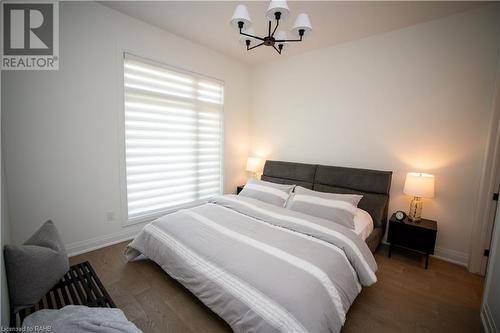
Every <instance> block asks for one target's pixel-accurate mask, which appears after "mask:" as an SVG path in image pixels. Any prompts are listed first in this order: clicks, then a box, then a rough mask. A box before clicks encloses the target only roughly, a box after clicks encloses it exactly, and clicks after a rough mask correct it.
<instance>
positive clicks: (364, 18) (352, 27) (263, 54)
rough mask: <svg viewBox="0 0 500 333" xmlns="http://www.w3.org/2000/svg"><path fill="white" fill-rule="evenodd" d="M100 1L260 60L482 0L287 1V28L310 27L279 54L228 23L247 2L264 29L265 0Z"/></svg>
mask: <svg viewBox="0 0 500 333" xmlns="http://www.w3.org/2000/svg"><path fill="white" fill-rule="evenodd" d="M101 3H102V4H103V5H105V6H107V7H110V8H113V9H116V10H118V11H120V12H122V13H124V14H127V15H129V16H132V17H135V18H137V19H140V20H142V21H145V22H148V23H150V24H152V25H155V26H157V27H160V28H162V29H165V30H167V31H170V32H172V33H174V34H176V35H178V36H181V37H184V38H186V39H189V40H191V41H193V42H196V43H199V44H202V45H205V46H207V47H209V48H211V49H214V50H217V51H219V52H221V53H224V54H226V55H228V56H231V57H234V58H237V59H239V60H241V61H243V62H246V63H248V64H258V63H262V62H266V61H269V60H273V59H276V58H277V57H286V56H290V55H295V54H300V53H303V52H307V51H310V50H313V49H318V48H323V47H328V46H332V45H335V44H339V43H344V42H347V41H351V40H356V39H360V38H363V37H367V36H371V35H375V34H379V33H382V32H386V31H390V30H396V29H400V28H404V27H407V26H411V25H414V24H417V23H421V22H425V21H430V20H433V19H437V18H440V17H444V16H447V15H451V14H454V13H458V12H462V11H466V10H469V9H473V8H476V7H479V6H483V5H485V4H486V3H485V2H478V1H471V2H458V1H456V2H455V1H454V2H446V1H443V2H441V1H439V2H428V1H426V2H417V1H408V2H404V1H402V2H390V1H389V2H376V1H363V2H349V1H339V2H335V1H293V2H292V1H290V2H289V3H288V6H289V7H290V11H291V15H290V16H291V17H290V18H289V19H288V20H287V21H285V22H283V27H284V28H285V30H289V29H290V28H291V26H292V24H293V20H295V17H296V16H297V14H299V13H302V12H305V13H308V14H309V16H310V18H311V23H312V26H313V33H312V34H311V35H310V36H309V37H308V38H306V39H305V41H303V42H302V43H294V44H293V45H290V46H289V47H288V49H287V50H286V52H284V54H283V55H281V56H280V55H278V54H277V53H276V52H275V51H274V50H273V49H272V48H270V47H266V46H261V47H259V48H256V49H254V50H251V51H246V50H245V49H244V47H243V46H241V45H240V44H239V43H238V40H239V37H238V32H237V31H236V30H235V29H233V28H232V27H231V26H230V25H229V20H230V19H231V16H232V14H233V10H234V8H235V6H236V5H237V4H239V3H243V4H245V5H247V7H248V10H249V12H250V16H251V18H252V23H253V27H254V28H255V31H256V32H257V34H261V35H263V34H265V33H266V31H267V21H266V19H265V12H266V10H267V6H268V1H252V2H243V1H241V2H234V1H225V2H224V1H200V2H192V1H191V2H188V1H184V2H183V1H109V2H101Z"/></svg>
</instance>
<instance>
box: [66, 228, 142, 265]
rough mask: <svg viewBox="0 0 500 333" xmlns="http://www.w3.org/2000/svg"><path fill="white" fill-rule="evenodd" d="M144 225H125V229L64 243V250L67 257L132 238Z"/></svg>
mask: <svg viewBox="0 0 500 333" xmlns="http://www.w3.org/2000/svg"><path fill="white" fill-rule="evenodd" d="M143 227H144V224H140V225H134V226H130V227H127V228H126V229H125V230H120V231H118V232H115V233H112V234H108V235H103V236H99V237H95V238H91V239H86V240H83V241H78V242H74V243H69V244H66V252H67V253H68V256H69V257H73V256H76V255H79V254H82V253H86V252H90V251H94V250H97V249H100V248H103V247H106V246H110V245H113V244H117V243H121V242H124V241H127V240H131V239H132V238H134V237H135V236H136V235H137V234H138V233H139V231H141V229H142V228H143Z"/></svg>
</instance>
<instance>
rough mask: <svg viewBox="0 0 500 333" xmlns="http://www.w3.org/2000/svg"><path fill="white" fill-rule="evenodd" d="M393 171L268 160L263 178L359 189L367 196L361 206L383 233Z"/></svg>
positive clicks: (334, 188)
mask: <svg viewBox="0 0 500 333" xmlns="http://www.w3.org/2000/svg"><path fill="white" fill-rule="evenodd" d="M391 179H392V171H379V170H369V169H356V168H344V167H336V166H325V165H317V164H303V163H292V162H283V161H266V164H265V166H264V172H263V174H262V180H266V181H270V182H274V183H281V184H296V185H300V186H303V187H306V188H309V189H313V190H315V191H320V192H333V193H357V194H362V195H363V198H362V199H361V201H360V202H359V205H358V207H359V208H361V209H364V210H366V211H367V212H368V213H369V214H370V215H371V217H372V218H373V224H374V227H375V228H381V229H382V234H383V232H384V231H385V226H386V223H387V212H388V208H389V190H390V188H391Z"/></svg>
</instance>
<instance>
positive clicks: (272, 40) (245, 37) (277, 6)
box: [231, 1, 312, 54]
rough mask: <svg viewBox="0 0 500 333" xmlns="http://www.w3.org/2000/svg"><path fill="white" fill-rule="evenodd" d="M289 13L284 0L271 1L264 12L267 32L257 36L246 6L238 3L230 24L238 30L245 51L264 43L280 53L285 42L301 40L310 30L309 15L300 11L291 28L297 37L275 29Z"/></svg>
mask: <svg viewBox="0 0 500 333" xmlns="http://www.w3.org/2000/svg"><path fill="white" fill-rule="evenodd" d="M289 14H290V9H289V8H288V5H287V3H286V1H271V3H270V4H269V8H268V9H267V12H266V16H267V18H268V20H269V26H268V33H267V36H265V37H259V36H256V35H255V32H254V30H253V28H252V21H251V20H250V15H249V14H248V10H247V7H246V6H245V5H238V6H236V9H235V10H234V14H233V17H232V18H231V25H233V26H234V27H236V28H237V29H238V30H239V32H240V42H241V43H242V44H243V45H245V46H246V48H247V51H249V50H252V49H255V48H256V47H259V46H262V45H265V46H272V47H273V48H274V49H275V50H276V52H278V53H279V54H281V52H283V49H284V48H285V43H290V42H302V38H303V37H304V35H305V34H306V33H309V32H310V31H311V30H312V27H311V21H310V20H309V16H308V15H307V14H305V13H301V14H299V15H298V16H297V18H296V19H295V23H294V25H293V27H292V30H291V32H292V33H293V34H294V35H295V36H296V37H297V38H296V39H287V35H286V32H285V31H283V30H280V31H276V30H277V29H278V27H279V25H280V21H283V20H285V19H286V18H287V17H288V15H289ZM273 19H274V20H276V26H275V27H274V29H273V28H272V21H273Z"/></svg>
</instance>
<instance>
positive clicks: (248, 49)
mask: <svg viewBox="0 0 500 333" xmlns="http://www.w3.org/2000/svg"><path fill="white" fill-rule="evenodd" d="M262 45H264V42H262V43H260V44H257V45H254V46H252V47H248V46H247V51H250V50H251V49H255V48H256V47H259V46H262Z"/></svg>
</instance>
